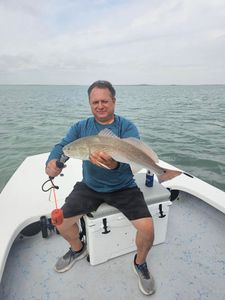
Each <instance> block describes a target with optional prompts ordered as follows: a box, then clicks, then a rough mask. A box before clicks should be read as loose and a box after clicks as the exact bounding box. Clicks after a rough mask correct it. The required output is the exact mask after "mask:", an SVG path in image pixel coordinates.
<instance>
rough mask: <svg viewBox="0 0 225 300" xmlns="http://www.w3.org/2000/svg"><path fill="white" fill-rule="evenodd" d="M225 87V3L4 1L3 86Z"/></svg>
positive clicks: (0, 28) (0, 29)
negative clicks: (100, 81)
mask: <svg viewBox="0 0 225 300" xmlns="http://www.w3.org/2000/svg"><path fill="white" fill-rule="evenodd" d="M98 79H105V80H109V81H111V82H112V83H113V84H225V1H224V0H130V1H128V0H114V1H113V0H48V1H46V0H38V1H36V0H0V84H85V85H89V84H90V83H92V82H93V81H95V80H98Z"/></svg>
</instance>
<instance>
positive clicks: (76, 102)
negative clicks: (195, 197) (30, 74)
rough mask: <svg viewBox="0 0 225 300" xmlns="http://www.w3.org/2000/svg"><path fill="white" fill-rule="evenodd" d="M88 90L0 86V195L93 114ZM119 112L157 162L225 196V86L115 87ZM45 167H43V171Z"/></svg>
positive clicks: (84, 88) (58, 87)
mask: <svg viewBox="0 0 225 300" xmlns="http://www.w3.org/2000/svg"><path fill="white" fill-rule="evenodd" d="M86 90H87V87H86V86H12V85H11V86H10V85H9V86H0V104H1V110H0V136H1V142H0V165H1V177H0V190H2V189H3V187H4V185H5V184H6V182H7V181H8V180H9V178H10V177H11V176H12V174H13V173H14V171H15V170H16V168H17V167H18V166H19V165H20V164H21V162H22V161H23V160H24V159H25V158H26V157H27V156H29V155H34V154H38V153H43V152H49V151H50V150H51V148H52V146H53V144H55V143H56V142H57V141H58V140H59V139H61V137H62V136H63V135H64V134H65V133H66V132H67V129H68V127H69V126H70V125H72V124H73V123H74V122H76V121H78V120H80V119H83V118H86V117H88V116H90V115H91V112H90V108H89V105H88V100H87V94H86ZM116 90H117V113H119V114H121V115H123V116H125V117H127V118H128V119H131V120H132V121H134V122H135V124H136V125H137V126H138V128H139V130H140V133H141V137H142V139H143V141H144V142H145V143H147V144H148V145H149V146H151V147H152V148H153V149H154V150H155V151H156V152H157V154H158V156H159V158H160V159H162V160H165V161H167V162H168V163H170V164H173V165H175V166H177V167H179V168H182V169H183V170H185V171H187V172H189V173H192V174H193V175H195V176H197V177H199V178H201V179H203V180H205V181H206V182H208V183H210V184H213V185H215V186H216V187H218V188H220V189H222V190H224V191H225V116H224V115H225V86H223V85H215V86H214V85H211V86H204V85H203V86H116ZM43 167H44V166H43Z"/></svg>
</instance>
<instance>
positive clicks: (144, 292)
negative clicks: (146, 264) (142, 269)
mask: <svg viewBox="0 0 225 300" xmlns="http://www.w3.org/2000/svg"><path fill="white" fill-rule="evenodd" d="M133 270H134V273H135V274H136V275H137V277H138V286H139V289H140V291H141V292H142V293H143V294H144V295H146V296H150V295H152V294H154V293H155V290H152V291H150V292H146V291H145V290H144V289H143V287H142V284H141V279H140V277H139V275H138V272H137V270H136V268H135V266H134V264H133Z"/></svg>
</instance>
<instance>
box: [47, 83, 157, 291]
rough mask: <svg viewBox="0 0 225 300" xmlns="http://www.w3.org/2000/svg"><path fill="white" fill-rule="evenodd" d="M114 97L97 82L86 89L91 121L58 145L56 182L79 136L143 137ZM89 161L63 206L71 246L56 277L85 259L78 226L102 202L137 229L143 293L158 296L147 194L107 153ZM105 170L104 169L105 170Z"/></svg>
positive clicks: (52, 169)
mask: <svg viewBox="0 0 225 300" xmlns="http://www.w3.org/2000/svg"><path fill="white" fill-rule="evenodd" d="M115 95H116V92H115V89H114V87H113V86H112V85H111V83H110V82H108V81H100V80H99V81H96V82H94V83H93V84H92V85H91V86H90V87H89V89H88V97H89V104H90V106H91V110H92V113H93V117H90V118H88V119H86V120H82V121H80V122H78V123H76V124H74V125H73V126H72V127H71V128H70V130H69V132H68V134H67V135H66V137H65V138H63V139H62V141H61V142H60V143H59V144H57V145H55V147H54V148H53V150H52V152H51V153H50V156H49V158H48V160H47V162H46V173H47V175H49V176H52V177H55V176H57V175H59V174H60V172H61V171H62V170H61V169H59V168H58V167H57V166H56V161H57V160H58V159H59V158H60V156H61V154H62V148H63V147H64V146H65V145H66V144H68V143H70V142H72V141H74V140H76V139H78V138H81V137H85V136H91V135H96V134H98V133H99V132H100V131H101V130H103V129H105V128H108V129H110V130H111V131H112V132H113V133H114V134H116V135H117V136H118V137H120V138H127V137H135V138H139V133H138V130H137V128H136V126H135V125H134V124H133V123H132V122H130V121H128V120H126V119H125V118H123V117H120V116H118V115H115V114H114V111H115V104H116V98H115ZM89 159H90V160H89V161H88V160H87V161H83V180H82V182H78V183H76V185H75V187H74V189H73V191H72V192H71V194H70V195H69V196H68V197H67V198H66V201H65V204H64V205H63V207H62V210H63V214H64V221H63V223H62V224H61V225H58V226H57V229H58V230H59V232H60V234H61V236H62V237H63V238H64V239H65V240H67V241H68V243H69V245H70V249H69V251H68V252H67V253H66V254H65V255H64V256H62V257H61V258H59V260H58V262H57V263H56V265H55V270H56V271H57V272H65V271H67V270H69V269H70V268H71V267H72V266H73V264H74V263H75V262H76V261H78V260H80V259H82V258H83V257H85V256H86V255H87V251H86V245H85V244H84V243H83V242H82V241H81V240H80V238H79V228H78V225H77V222H78V221H79V219H80V217H81V216H82V215H84V214H87V213H89V212H91V211H94V210H96V209H97V208H98V206H99V205H100V204H101V203H102V202H106V203H108V204H110V205H112V206H115V207H116V208H118V209H119V210H120V211H121V212H122V213H124V215H125V216H126V217H127V218H128V219H129V220H130V221H131V222H132V223H133V225H134V226H135V228H136V229H137V235H136V246H137V253H136V255H135V257H134V262H133V267H134V271H135V273H136V274H137V276H138V280H139V288H140V290H141V292H142V293H144V294H145V295H151V294H153V293H154V279H153V277H152V275H150V272H149V270H148V266H147V263H146V257H147V254H148V252H149V250H150V248H151V247H152V244H153V239H154V229H153V221H152V218H151V215H150V213H149V210H148V207H147V205H146V203H145V200H144V198H143V194H142V193H141V191H140V190H139V188H138V187H137V186H136V183H135V181H134V179H133V174H132V172H131V169H130V166H129V165H128V164H124V163H119V162H117V161H115V160H114V159H113V158H112V157H110V156H108V155H107V154H106V153H104V152H98V153H91V154H90V158H89ZM103 166H106V168H105V167H103Z"/></svg>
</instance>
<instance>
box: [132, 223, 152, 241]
mask: <svg viewBox="0 0 225 300" xmlns="http://www.w3.org/2000/svg"><path fill="white" fill-rule="evenodd" d="M132 223H133V225H134V226H135V227H136V229H137V231H138V233H140V234H141V235H142V236H143V237H144V238H145V239H149V240H152V239H154V224H153V220H152V218H142V219H137V220H134V221H132Z"/></svg>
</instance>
